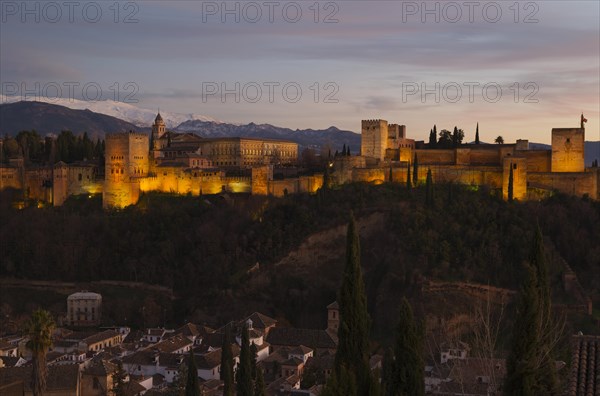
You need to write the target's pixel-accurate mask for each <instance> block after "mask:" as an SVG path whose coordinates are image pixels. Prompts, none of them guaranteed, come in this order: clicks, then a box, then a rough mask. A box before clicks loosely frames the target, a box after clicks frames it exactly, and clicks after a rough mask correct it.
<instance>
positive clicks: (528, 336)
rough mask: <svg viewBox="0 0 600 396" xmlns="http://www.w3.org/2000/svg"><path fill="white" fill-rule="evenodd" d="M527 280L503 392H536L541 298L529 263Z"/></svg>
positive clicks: (515, 395) (529, 395) (514, 395)
mask: <svg viewBox="0 0 600 396" xmlns="http://www.w3.org/2000/svg"><path fill="white" fill-rule="evenodd" d="M526 270H527V279H526V281H525V284H524V285H523V287H522V290H521V293H520V297H519V305H518V308H517V318H516V321H515V325H514V331H513V341H512V347H511V350H510V353H509V356H508V359H507V361H506V383H505V386H504V394H506V395H511V396H534V395H536V394H537V393H536V391H535V389H536V387H537V386H536V381H537V379H536V377H537V373H536V372H537V367H536V366H537V356H536V354H537V351H536V350H537V348H538V346H539V337H540V334H539V329H540V315H539V313H540V301H539V294H538V282H537V276H536V270H535V268H533V267H532V266H531V265H529V264H527V265H526Z"/></svg>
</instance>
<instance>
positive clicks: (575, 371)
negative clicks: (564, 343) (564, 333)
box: [567, 335, 600, 396]
mask: <svg viewBox="0 0 600 396" xmlns="http://www.w3.org/2000/svg"><path fill="white" fill-rule="evenodd" d="M572 342H573V344H572V352H573V355H572V359H571V365H572V366H571V376H570V379H569V388H568V393H567V395H568V396H597V395H599V394H600V336H584V335H576V336H573V340H572Z"/></svg>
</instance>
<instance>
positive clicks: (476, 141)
mask: <svg viewBox="0 0 600 396" xmlns="http://www.w3.org/2000/svg"><path fill="white" fill-rule="evenodd" d="M475 144H479V123H477V129H476V130H475Z"/></svg>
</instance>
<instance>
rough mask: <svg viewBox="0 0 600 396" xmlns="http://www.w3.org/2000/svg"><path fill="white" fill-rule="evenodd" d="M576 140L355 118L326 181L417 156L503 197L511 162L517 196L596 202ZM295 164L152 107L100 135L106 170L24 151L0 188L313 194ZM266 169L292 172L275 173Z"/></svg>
mask: <svg viewBox="0 0 600 396" xmlns="http://www.w3.org/2000/svg"><path fill="white" fill-rule="evenodd" d="M584 141H585V129H584V128H583V122H582V124H581V127H580V128H555V129H552V148H551V150H533V149H530V147H529V142H528V141H527V140H517V142H516V143H515V144H461V145H459V146H458V147H457V148H451V149H439V148H432V147H429V145H428V144H425V143H424V142H422V141H421V142H419V141H415V140H414V139H409V138H408V137H407V130H406V126H404V125H398V124H388V122H387V121H385V120H363V121H362V123H361V150H360V155H356V156H349V155H342V156H336V157H334V158H328V159H324V161H323V162H324V163H325V162H326V165H325V166H327V167H328V168H329V170H330V172H329V173H330V180H331V181H332V182H333V183H334V184H344V183H350V182H367V183H374V184H379V183H383V182H399V183H405V182H406V178H407V173H408V168H409V167H411V164H412V163H414V161H417V162H418V165H419V166H418V174H417V180H418V182H419V183H420V182H424V181H425V178H426V174H427V171H428V169H431V171H432V175H433V180H434V182H435V183H446V182H453V183H461V184H466V185H472V186H483V185H485V186H488V187H489V188H490V189H492V190H495V191H498V193H502V195H503V196H504V198H505V199H506V198H507V196H508V185H509V178H510V173H511V168H512V175H513V176H512V178H513V197H514V198H515V199H519V200H525V199H539V198H541V197H544V196H547V195H548V194H550V193H551V192H553V191H560V192H563V193H566V194H572V195H578V196H584V195H586V196H589V197H590V198H593V199H600V196H599V191H598V186H599V185H600V171H599V169H598V168H597V167H594V168H587V169H586V168H585V163H584ZM297 162H298V145H297V144H296V143H294V142H291V141H283V140H269V139H257V138H210V139H207V138H201V137H199V136H197V135H194V134H191V133H174V132H169V131H167V130H166V126H165V123H164V121H163V119H162V117H161V115H160V114H158V115H157V116H156V119H155V121H154V124H153V125H152V133H151V135H150V136H148V135H147V134H144V133H135V132H126V133H115V134H107V135H106V150H105V167H104V177H102V175H101V174H100V173H99V170H98V167H97V166H96V165H94V164H90V163H75V164H65V163H63V162H58V163H56V164H55V165H53V166H38V167H30V166H26V165H25V164H24V161H23V159H22V158H11V159H10V160H9V163H8V164H2V166H1V167H0V189H4V188H15V189H19V190H23V191H24V196H25V198H26V199H34V200H38V201H41V202H47V203H50V204H53V205H61V204H62V203H64V201H65V200H66V199H67V198H68V197H69V196H70V195H81V194H86V195H89V196H92V195H94V194H100V193H101V194H102V197H103V206H104V207H105V208H111V207H114V208H123V207H125V206H128V205H132V204H135V203H137V201H138V200H139V197H140V195H141V194H142V193H144V192H150V191H160V192H167V193H175V194H182V195H188V194H189V195H196V196H199V195H203V194H218V193H221V192H233V193H240V192H241V193H252V194H257V195H274V196H283V195H285V194H294V193H302V192H306V193H315V192H316V191H317V190H318V189H319V188H321V186H322V184H323V173H315V174H312V175H309V176H298V172H297V171H296V172H294V169H295V166H296V165H297ZM274 170H275V171H276V172H277V173H279V175H280V176H282V175H284V174H287V175H291V176H292V177H279V178H278V179H275V178H274ZM296 170H297V169H296ZM411 171H412V169H411Z"/></svg>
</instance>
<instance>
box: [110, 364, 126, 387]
mask: <svg viewBox="0 0 600 396" xmlns="http://www.w3.org/2000/svg"><path fill="white" fill-rule="evenodd" d="M126 379H127V372H126V371H125V370H124V369H123V363H122V362H121V361H120V360H119V361H118V362H117V370H116V371H115V372H114V373H113V374H112V383H113V387H112V393H113V395H114V396H125V395H126V394H127V382H125V380H126Z"/></svg>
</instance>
